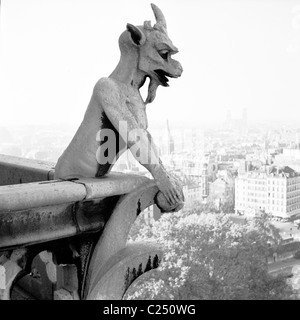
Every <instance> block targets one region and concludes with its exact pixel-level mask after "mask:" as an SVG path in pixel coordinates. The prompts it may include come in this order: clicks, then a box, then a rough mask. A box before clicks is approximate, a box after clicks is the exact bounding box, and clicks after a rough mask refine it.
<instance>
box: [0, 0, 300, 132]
mask: <svg viewBox="0 0 300 320" xmlns="http://www.w3.org/2000/svg"><path fill="white" fill-rule="evenodd" d="M154 2H155V3H156V4H157V5H158V6H159V7H160V8H161V9H162V11H163V12H164V14H165V16H166V19H167V23H168V30H169V34H170V36H171V37H172V40H173V42H174V44H175V45H176V46H177V47H178V48H179V53H178V55H176V56H175V58H176V59H178V60H179V61H180V62H181V63H182V65H183V69H184V72H183V75H182V77H181V78H179V79H176V80H174V79H172V80H171V81H170V88H162V87H160V88H159V89H158V92H157V98H156V100H155V101H154V102H153V103H152V104H150V105H148V106H147V113H148V118H149V126H150V127H151V125H156V124H157V123H162V124H164V123H165V121H166V119H168V120H169V121H170V124H176V123H178V124H182V125H183V126H184V125H186V126H189V125H196V124H199V125H204V124H216V123H220V122H222V121H223V119H225V117H226V112H227V110H228V109H230V110H231V113H232V117H233V118H239V117H240V116H241V114H242V110H243V109H244V108H246V109H247V114H248V121H249V122H254V123H255V122H261V121H267V120H268V121H269V122H271V123H272V122H277V121H281V122H291V121H294V122H295V123H296V122H297V118H298V116H300V111H299V106H300V97H299V94H298V90H299V89H298V88H299V87H300V79H299V76H298V75H299V74H300V2H299V1H289V2H285V1H276V2H272V3H271V2H269V1H260V2H259V1H246V0H245V1H239V2H238V1H217V0H215V1H192V0H189V1H181V0H177V1H172V2H171V1H162V0H157V1H154ZM1 4H2V5H1V58H2V59H1V61H2V71H3V72H1V75H2V79H1V80H2V85H1V87H2V92H1V118H0V125H2V126H10V125H18V124H55V123H58V124H64V123H65V124H66V123H68V124H70V125H71V126H74V127H76V126H78V125H79V124H80V122H81V120H82V118H83V115H84V112H85V110H86V107H87V105H88V102H89V99H90V96H91V93H92V89H93V86H94V84H95V83H96V81H97V80H98V79H99V78H101V77H105V76H108V75H109V74H110V73H111V72H112V71H113V69H114V67H115V66H116V64H117V62H118V59H119V48H118V37H119V35H120V34H121V32H122V31H123V30H124V29H125V26H126V23H127V22H130V23H132V24H135V25H140V24H142V23H143V22H144V21H145V20H151V21H152V23H153V22H154V17H153V13H152V11H151V8H150V2H149V1H144V0H143V1H133V0H131V1H128V2H126V3H124V2H121V1H116V0H114V1H110V2H103V1H100V2H99V1H79V0H78V1H66V0H65V1H51V2H49V1H33V0H32V1H26V2H22V1H16V0H14V1H2V3H1ZM116 7H118V10H116ZM103 13H104V14H103ZM112 17H113V18H112ZM107 30H109V32H107ZM143 90H144V88H143ZM143 90H142V95H143V96H144V95H145V92H143Z"/></svg>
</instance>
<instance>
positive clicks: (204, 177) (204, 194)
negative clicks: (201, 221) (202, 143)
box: [201, 163, 209, 202]
mask: <svg viewBox="0 0 300 320" xmlns="http://www.w3.org/2000/svg"><path fill="white" fill-rule="evenodd" d="M207 168H208V165H207V163H203V167H202V177H201V186H202V199H203V202H206V199H207V197H208V194H209V190H208V169H207Z"/></svg>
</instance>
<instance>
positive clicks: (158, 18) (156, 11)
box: [151, 3, 167, 30]
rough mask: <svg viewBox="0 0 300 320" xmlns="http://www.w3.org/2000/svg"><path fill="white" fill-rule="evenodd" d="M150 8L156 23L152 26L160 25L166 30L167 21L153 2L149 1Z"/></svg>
mask: <svg viewBox="0 0 300 320" xmlns="http://www.w3.org/2000/svg"><path fill="white" fill-rule="evenodd" d="M151 8H152V10H153V12H154V16H155V19H156V24H155V25H154V28H155V27H162V28H163V29H165V30H167V22H166V19H165V16H164V14H163V13H162V11H161V10H160V9H159V8H158V6H156V5H155V4H154V3H151Z"/></svg>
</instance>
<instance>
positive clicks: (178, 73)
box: [176, 61, 183, 77]
mask: <svg viewBox="0 0 300 320" xmlns="http://www.w3.org/2000/svg"><path fill="white" fill-rule="evenodd" d="M176 62H177V76H178V77H180V76H181V74H182V72H183V68H182V65H181V63H180V62H178V61H176Z"/></svg>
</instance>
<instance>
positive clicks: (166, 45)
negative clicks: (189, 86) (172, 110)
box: [119, 4, 182, 103]
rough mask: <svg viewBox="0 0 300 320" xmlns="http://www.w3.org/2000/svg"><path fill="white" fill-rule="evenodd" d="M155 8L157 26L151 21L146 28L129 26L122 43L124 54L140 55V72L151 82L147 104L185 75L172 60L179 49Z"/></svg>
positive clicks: (179, 66)
mask: <svg viewBox="0 0 300 320" xmlns="http://www.w3.org/2000/svg"><path fill="white" fill-rule="evenodd" d="M151 7H152V10H153V12H154V15H155V18H156V22H157V23H156V24H155V25H154V26H153V27H152V26H151V23H150V21H145V22H144V25H143V26H134V25H132V24H130V23H128V24H127V31H126V32H124V33H123V34H122V35H121V37H120V39H119V41H120V45H121V46H120V48H123V52H124V54H131V53H132V52H137V53H138V54H137V59H138V61H137V67H138V70H139V71H141V72H142V73H143V74H144V75H145V79H146V77H149V78H150V84H149V88H148V96H147V99H146V103H150V102H152V101H153V100H154V98H155V95H156V89H157V87H158V86H159V85H162V86H164V87H167V86H169V85H168V81H169V79H168V78H177V77H180V76H181V73H182V67H181V64H180V63H179V62H178V61H176V60H174V59H172V55H173V54H175V53H177V52H178V49H177V48H176V47H175V46H174V45H173V43H172V41H171V40H170V38H169V37H168V34H167V24H166V20H165V17H164V15H163V13H162V12H161V10H160V9H159V8H158V7H157V6H156V5H154V4H151ZM124 48H126V50H125V49H124ZM121 52H122V49H121Z"/></svg>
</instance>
